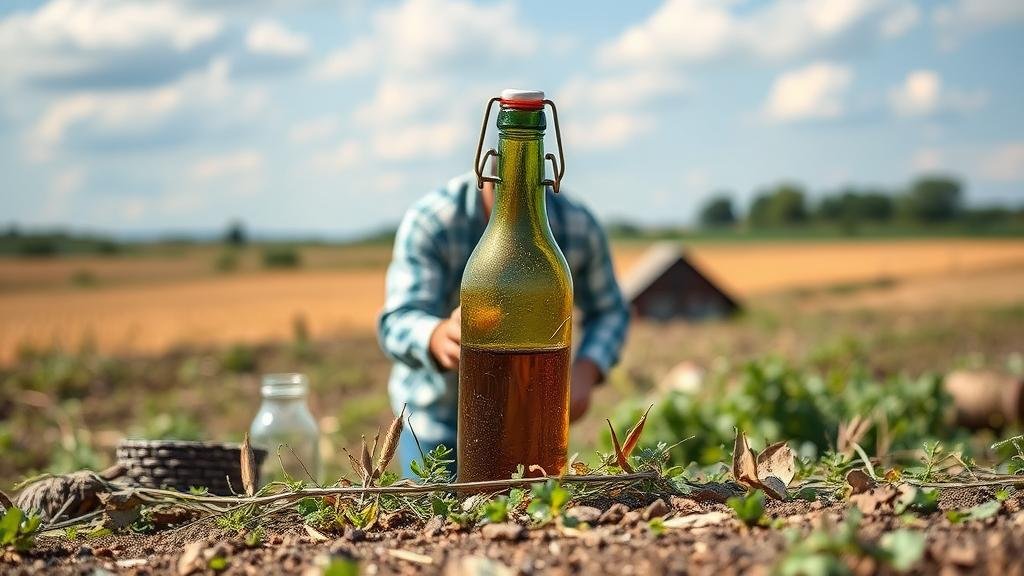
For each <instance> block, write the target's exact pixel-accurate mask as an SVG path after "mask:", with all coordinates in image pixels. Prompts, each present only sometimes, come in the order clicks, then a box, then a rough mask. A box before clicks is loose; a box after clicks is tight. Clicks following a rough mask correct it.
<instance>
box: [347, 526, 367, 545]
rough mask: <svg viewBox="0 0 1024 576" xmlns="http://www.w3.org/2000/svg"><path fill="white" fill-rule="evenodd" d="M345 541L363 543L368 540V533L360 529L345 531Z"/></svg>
mask: <svg viewBox="0 0 1024 576" xmlns="http://www.w3.org/2000/svg"><path fill="white" fill-rule="evenodd" d="M345 539H346V540H348V541H349V542H362V541H363V540H366V532H364V531H362V530H360V529H359V528H352V529H347V528H346V529H345Z"/></svg>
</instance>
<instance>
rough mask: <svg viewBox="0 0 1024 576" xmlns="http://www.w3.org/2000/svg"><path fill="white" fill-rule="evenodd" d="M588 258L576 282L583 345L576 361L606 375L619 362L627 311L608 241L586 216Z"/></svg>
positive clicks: (595, 223)
mask: <svg viewBox="0 0 1024 576" xmlns="http://www.w3.org/2000/svg"><path fill="white" fill-rule="evenodd" d="M585 214H586V216H585V217H586V220H585V222H586V224H587V226H586V245H587V258H586V260H585V264H584V266H583V267H582V268H581V271H580V274H579V276H578V277H577V278H576V283H577V286H576V287H575V299H576V306H577V307H578V308H579V310H580V312H581V314H582V322H581V325H582V329H583V341H582V343H581V344H580V348H579V350H578V351H577V357H580V358H588V359H590V360H592V361H593V362H594V363H595V364H597V366H598V367H599V368H600V369H601V374H602V375H604V376H607V375H608V371H609V370H611V368H612V366H614V365H615V364H616V363H617V362H618V361H619V354H620V351H621V349H622V345H623V343H624V342H625V339H626V331H627V329H628V326H629V308H628V307H627V306H626V302H625V299H624V298H623V297H622V291H621V290H619V284H618V282H616V281H615V273H614V270H613V268H612V259H611V254H610V252H609V249H608V239H607V238H606V237H605V234H604V230H603V229H602V228H601V225H600V224H598V223H597V220H595V219H594V217H593V215H591V214H590V213H589V212H586V213H585Z"/></svg>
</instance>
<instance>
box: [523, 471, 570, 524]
mask: <svg viewBox="0 0 1024 576" xmlns="http://www.w3.org/2000/svg"><path fill="white" fill-rule="evenodd" d="M530 497H531V499H530V504H529V505H528V506H527V507H526V513H527V514H529V515H530V518H532V519H533V521H534V522H535V523H536V524H538V525H543V524H548V523H551V522H554V521H555V520H558V519H560V518H562V516H563V514H564V512H565V506H566V505H567V504H568V503H569V500H570V499H571V497H572V495H571V494H570V493H569V491H568V490H566V489H565V488H563V487H562V485H561V484H559V483H558V482H557V481H555V480H545V481H544V482H538V483H536V484H534V485H533V486H532V487H531V488H530Z"/></svg>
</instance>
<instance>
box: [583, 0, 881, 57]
mask: <svg viewBox="0 0 1024 576" xmlns="http://www.w3.org/2000/svg"><path fill="white" fill-rule="evenodd" d="M886 4H889V1H888V0H776V1H774V2H768V3H765V4H762V5H760V6H758V7H756V8H750V9H746V8H747V7H746V6H745V7H744V10H742V11H738V10H732V8H734V7H736V6H737V5H738V4H737V3H736V2H722V1H718V0H666V1H665V2H664V3H663V4H662V5H661V7H659V8H658V10H657V11H655V12H654V14H652V15H651V16H650V17H649V18H648V19H647V20H646V21H644V22H643V23H641V24H638V25H635V26H632V27H630V28H628V29H627V30H626V31H625V32H623V33H622V34H621V35H620V36H619V37H618V38H617V39H615V40H614V41H613V42H611V43H610V44H608V45H606V46H604V47H603V48H602V50H601V53H600V55H601V59H602V60H603V61H604V62H605V63H608V64H612V65H634V66H647V65H651V64H654V65H660V64H678V63H688V62H701V61H707V60H712V59H715V58H721V57H723V56H726V55H729V54H740V55H751V56H754V57H756V58H760V59H768V60H784V59H788V58H793V57H797V56H801V55H807V54H809V53H811V52H812V51H813V50H814V49H816V48H818V47H820V46H822V45H825V44H827V43H829V42H833V41H836V40H838V39H840V38H842V37H844V36H845V35H847V34H850V33H852V32H853V31H854V30H856V29H857V28H858V26H861V25H863V24H864V23H865V22H868V21H869V19H871V18H875V19H877V18H880V17H881V16H882V8H883V7H884V6H885V5H886Z"/></svg>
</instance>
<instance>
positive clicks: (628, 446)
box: [622, 404, 654, 458]
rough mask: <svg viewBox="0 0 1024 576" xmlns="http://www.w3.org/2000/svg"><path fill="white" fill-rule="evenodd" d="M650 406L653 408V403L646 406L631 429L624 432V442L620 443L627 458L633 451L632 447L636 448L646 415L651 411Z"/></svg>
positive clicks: (645, 421)
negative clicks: (626, 432)
mask: <svg viewBox="0 0 1024 576" xmlns="http://www.w3.org/2000/svg"><path fill="white" fill-rule="evenodd" d="M651 408H654V404H651V405H650V406H648V407H647V410H646V411H645V412H644V415H643V416H641V417H640V419H639V420H637V422H636V425H635V426H633V429H632V430H630V431H629V433H628V434H626V442H625V443H624V444H623V445H622V453H623V454H625V455H626V457H627V458H628V457H629V455H630V454H632V453H633V449H634V448H636V445H637V442H639V441H640V434H642V433H643V431H644V424H646V423H647V415H648V414H650V413H651Z"/></svg>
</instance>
